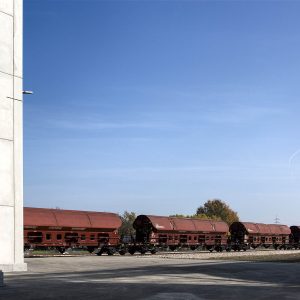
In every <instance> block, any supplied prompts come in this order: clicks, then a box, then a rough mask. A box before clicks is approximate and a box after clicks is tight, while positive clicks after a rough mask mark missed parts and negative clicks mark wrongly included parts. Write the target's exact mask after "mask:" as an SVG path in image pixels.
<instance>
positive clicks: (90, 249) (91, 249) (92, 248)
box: [87, 246, 95, 253]
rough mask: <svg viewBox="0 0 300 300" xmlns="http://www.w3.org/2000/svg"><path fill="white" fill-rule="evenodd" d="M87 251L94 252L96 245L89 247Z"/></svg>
mask: <svg viewBox="0 0 300 300" xmlns="http://www.w3.org/2000/svg"><path fill="white" fill-rule="evenodd" d="M87 251H88V252H89V253H93V252H94V251H95V247H89V246H88V247H87Z"/></svg>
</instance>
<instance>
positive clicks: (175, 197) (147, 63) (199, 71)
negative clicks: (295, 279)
mask: <svg viewBox="0 0 300 300" xmlns="http://www.w3.org/2000/svg"><path fill="white" fill-rule="evenodd" d="M299 10H300V2H297V1H96V0H94V1H92V0H82V1H81V0H73V1H71V0H69V1H63V0H59V1H55V0H43V1H38V0H24V87H25V88H26V89H32V90H34V92H35V94H34V95H33V96H26V98H25V102H24V104H25V105H24V138H25V140H24V175H25V177H24V185H25V186H24V189H25V197H24V199H25V205H27V206H35V207H60V208H69V209H82V210H84V209H86V210H98V211H112V212H119V213H122V212H123V211H124V210H129V211H135V212H137V213H145V214H158V215H169V214H174V213H185V214H193V213H194V212H195V211H196V209H197V207H198V206H200V205H201V204H203V203H204V202H205V201H206V200H208V199H211V198H220V199H222V200H224V201H226V202H227V203H228V204H229V205H230V206H231V207H232V208H233V209H234V210H236V211H237V212H238V213H239V215H240V217H241V219H243V220H250V221H257V222H273V221H274V218H275V216H276V215H278V216H279V218H280V220H281V222H282V223H287V224H299V223H300V217H299V210H300V201H299V197H300V185H299V179H300V151H299V152H298V150H299V149H300V140H299V132H300V122H299V112H300V102H299V96H300V85H299V70H300V60H299V53H300V30H299V28H300V18H299Z"/></svg>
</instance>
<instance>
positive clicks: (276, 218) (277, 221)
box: [274, 215, 280, 224]
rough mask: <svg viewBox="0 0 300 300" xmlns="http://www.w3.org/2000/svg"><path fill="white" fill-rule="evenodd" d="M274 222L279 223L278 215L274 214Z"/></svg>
mask: <svg viewBox="0 0 300 300" xmlns="http://www.w3.org/2000/svg"><path fill="white" fill-rule="evenodd" d="M274 222H275V224H279V223H280V219H279V218H278V215H276V217H275V219H274Z"/></svg>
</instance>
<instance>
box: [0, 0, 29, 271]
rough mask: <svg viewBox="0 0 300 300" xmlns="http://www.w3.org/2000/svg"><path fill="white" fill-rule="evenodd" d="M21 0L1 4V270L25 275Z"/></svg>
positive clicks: (1, 0) (1, 2)
mask: <svg viewBox="0 0 300 300" xmlns="http://www.w3.org/2000/svg"><path fill="white" fill-rule="evenodd" d="M22 23H23V0H0V270H3V271H4V272H5V271H24V270H26V264H24V256H23V121H22V114H23V102H22V90H23V87H22V82H23V79H22V77H23V70H22V65H23V61H22V52H23V49H22V47H23V46H22V43H23V40H22V39H23V24H22Z"/></svg>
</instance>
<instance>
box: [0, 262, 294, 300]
mask: <svg viewBox="0 0 300 300" xmlns="http://www.w3.org/2000/svg"><path fill="white" fill-rule="evenodd" d="M26 262H27V263H28V272H26V273H6V274H5V275H4V283H5V286H4V287H1V288H0V299H1V300H2V299H3V300H16V299H18V300H20V299H21V300H28V299H30V300H31V299H43V300H47V299H56V300H60V299H64V300H67V299H72V300H77V299H80V300H83V299H99V300H102V299H105V300H108V299H146V300H162V299H175V300H208V299H214V300H215V299H216V300H217V299H224V300H232V299H235V300H247V299H261V300H262V299H263V300H267V299H272V300H276V299H289V300H293V299H299V300H300V264H299V263H273V262H272V263H264V262H234V261H215V260H214V261H207V260H189V259H176V258H175V259H164V258H160V257H155V256H144V257H141V256H114V257H110V256H102V257H97V256H85V257H47V258H28V259H26Z"/></svg>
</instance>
